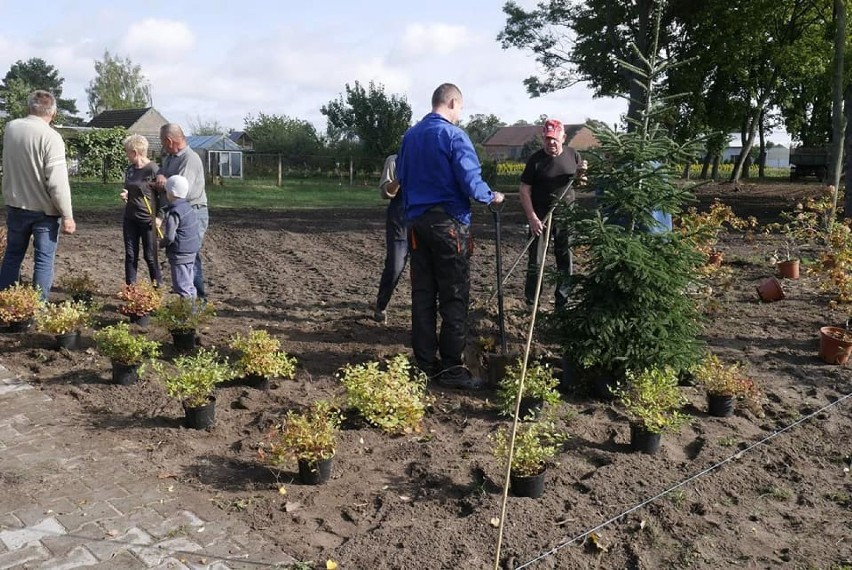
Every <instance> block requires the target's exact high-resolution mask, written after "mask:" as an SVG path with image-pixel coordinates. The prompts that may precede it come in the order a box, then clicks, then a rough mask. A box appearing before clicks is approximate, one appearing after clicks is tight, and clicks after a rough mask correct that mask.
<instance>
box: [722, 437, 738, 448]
mask: <svg viewBox="0 0 852 570" xmlns="http://www.w3.org/2000/svg"><path fill="white" fill-rule="evenodd" d="M736 443H737V438H736V437H735V436H733V435H726V436H724V437H720V438H719V446H720V447H731V446H732V445H735V444H736Z"/></svg>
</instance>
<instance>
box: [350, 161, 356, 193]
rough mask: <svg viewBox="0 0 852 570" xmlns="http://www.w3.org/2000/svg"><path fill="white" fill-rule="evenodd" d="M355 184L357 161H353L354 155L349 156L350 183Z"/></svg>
mask: <svg viewBox="0 0 852 570" xmlns="http://www.w3.org/2000/svg"><path fill="white" fill-rule="evenodd" d="M353 184H355V163H354V162H352V157H351V156H350V157H349V185H350V186H352V185H353Z"/></svg>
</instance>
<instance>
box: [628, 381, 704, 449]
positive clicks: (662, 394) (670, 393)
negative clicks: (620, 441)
mask: <svg viewBox="0 0 852 570" xmlns="http://www.w3.org/2000/svg"><path fill="white" fill-rule="evenodd" d="M615 395H616V397H617V398H618V400H619V401H620V402H621V404H622V405H623V406H624V408H625V410H626V411H627V415H628V416H629V417H630V445H631V447H632V448H633V450H634V451H641V452H643V453H648V454H653V453H656V452H657V451H658V450H659V449H660V440H661V435H662V434H663V433H666V432H675V431H677V430H679V429H680V427H681V426H682V425H683V424H684V423H685V422H686V420H687V416H686V415H684V414H683V413H681V411H680V409H681V408H682V407H683V406H684V405H685V404H686V403H687V400H686V398H685V397H684V396H683V394H681V392H680V389H679V388H678V376H677V373H676V372H675V371H674V370H672V369H671V368H652V369H650V370H646V371H643V372H639V373H633V372H628V373H627V380H626V384H624V385H620V386H619V387H618V388H616V390H615Z"/></svg>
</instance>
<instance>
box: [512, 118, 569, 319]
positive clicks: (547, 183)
mask: <svg viewBox="0 0 852 570" xmlns="http://www.w3.org/2000/svg"><path fill="white" fill-rule="evenodd" d="M542 136H543V137H544V148H543V149H541V150H539V151H537V152H535V153H534V154H533V155H532V156H531V157H530V158H529V160H528V161H527V164H526V166H525V167H524V172H523V173H522V174H521V187H520V197H521V205H522V206H523V208H524V213H525V214H526V216H527V222H529V227H530V234H531V235H532V236H534V237H535V239H534V240H533V242H532V243H531V244H530V253H529V262H528V264H527V279H526V285H525V287H524V297H525V299H526V302H527V305H532V304H533V300H534V299H535V295H536V283H537V281H538V271H539V267H540V266H541V264H542V263H544V246H545V244H544V240H542V239H540V236H541V234H542V232H543V231H544V224H543V222H542V220H544V218H546V217H547V213H548V212H549V211H550V209H551V207H553V206H554V202H555V201H556V200H557V199H558V198H559V195H560V193H561V192H562V190H563V189H564V188H565V186H566V185H567V184H568V183H569V182H570V181H571V180H572V179H573V178H574V177H575V176H577V174H578V173H580V174H582V172H581V171H582V170H583V161H582V159H581V158H580V153H578V152H577V151H576V150H574V149H573V148H571V147H569V146H564V144H565V128H564V127H563V126H562V123H561V122H559V121H557V120H556V119H548V120H547V121H546V122H545V123H544V127H543V129H542ZM563 200H564V202H565V203H566V204H571V203H573V202H574V189H573V188H571V189H570V190H568V192H567V193H566V194H565V197H564V199H563ZM551 235H553V240H554V253H555V255H556V269H557V270H558V271H559V276H558V277H557V280H556V308H557V309H559V308H561V307H563V306H565V304H566V303H567V302H568V297H569V295H570V292H571V284H570V282H569V279H568V276H570V275H572V274H573V273H574V257H573V254H572V252H571V247H570V238H569V235H568V232H567V230H566V229H565V228H559V227H554V228H553V229H552V230H551Z"/></svg>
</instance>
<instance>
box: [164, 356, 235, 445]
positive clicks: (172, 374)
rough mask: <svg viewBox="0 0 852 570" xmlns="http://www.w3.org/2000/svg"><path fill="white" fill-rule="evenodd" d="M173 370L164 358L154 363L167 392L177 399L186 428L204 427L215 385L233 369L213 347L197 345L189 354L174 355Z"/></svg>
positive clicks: (208, 423)
mask: <svg viewBox="0 0 852 570" xmlns="http://www.w3.org/2000/svg"><path fill="white" fill-rule="evenodd" d="M173 368H174V370H173V371H167V370H166V366H165V364H164V363H163V362H158V363H157V364H156V365H155V370H156V371H157V375H158V376H160V377H161V378H162V380H163V383H164V384H165V385H166V391H167V392H168V394H169V396H171V397H173V398H177V399H178V400H180V402H181V405H182V406H183V409H184V412H185V415H186V418H185V425H186V427H188V428H194V429H206V428H209V427H211V426H212V425H213V423H214V421H215V414H216V397H215V396H214V393H215V390H216V386H217V385H218V384H221V383H222V382H225V381H227V380H230V379H231V378H233V377H234V369H233V368H232V367H231V365H230V364H228V363H227V362H224V361H222V360H221V359H220V357H219V353H218V352H217V351H216V349H212V348H210V349H203V348H202V349H200V350H199V351H198V352H197V353H195V354H193V355H191V356H179V357H177V358H175V360H174V364H173Z"/></svg>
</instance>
